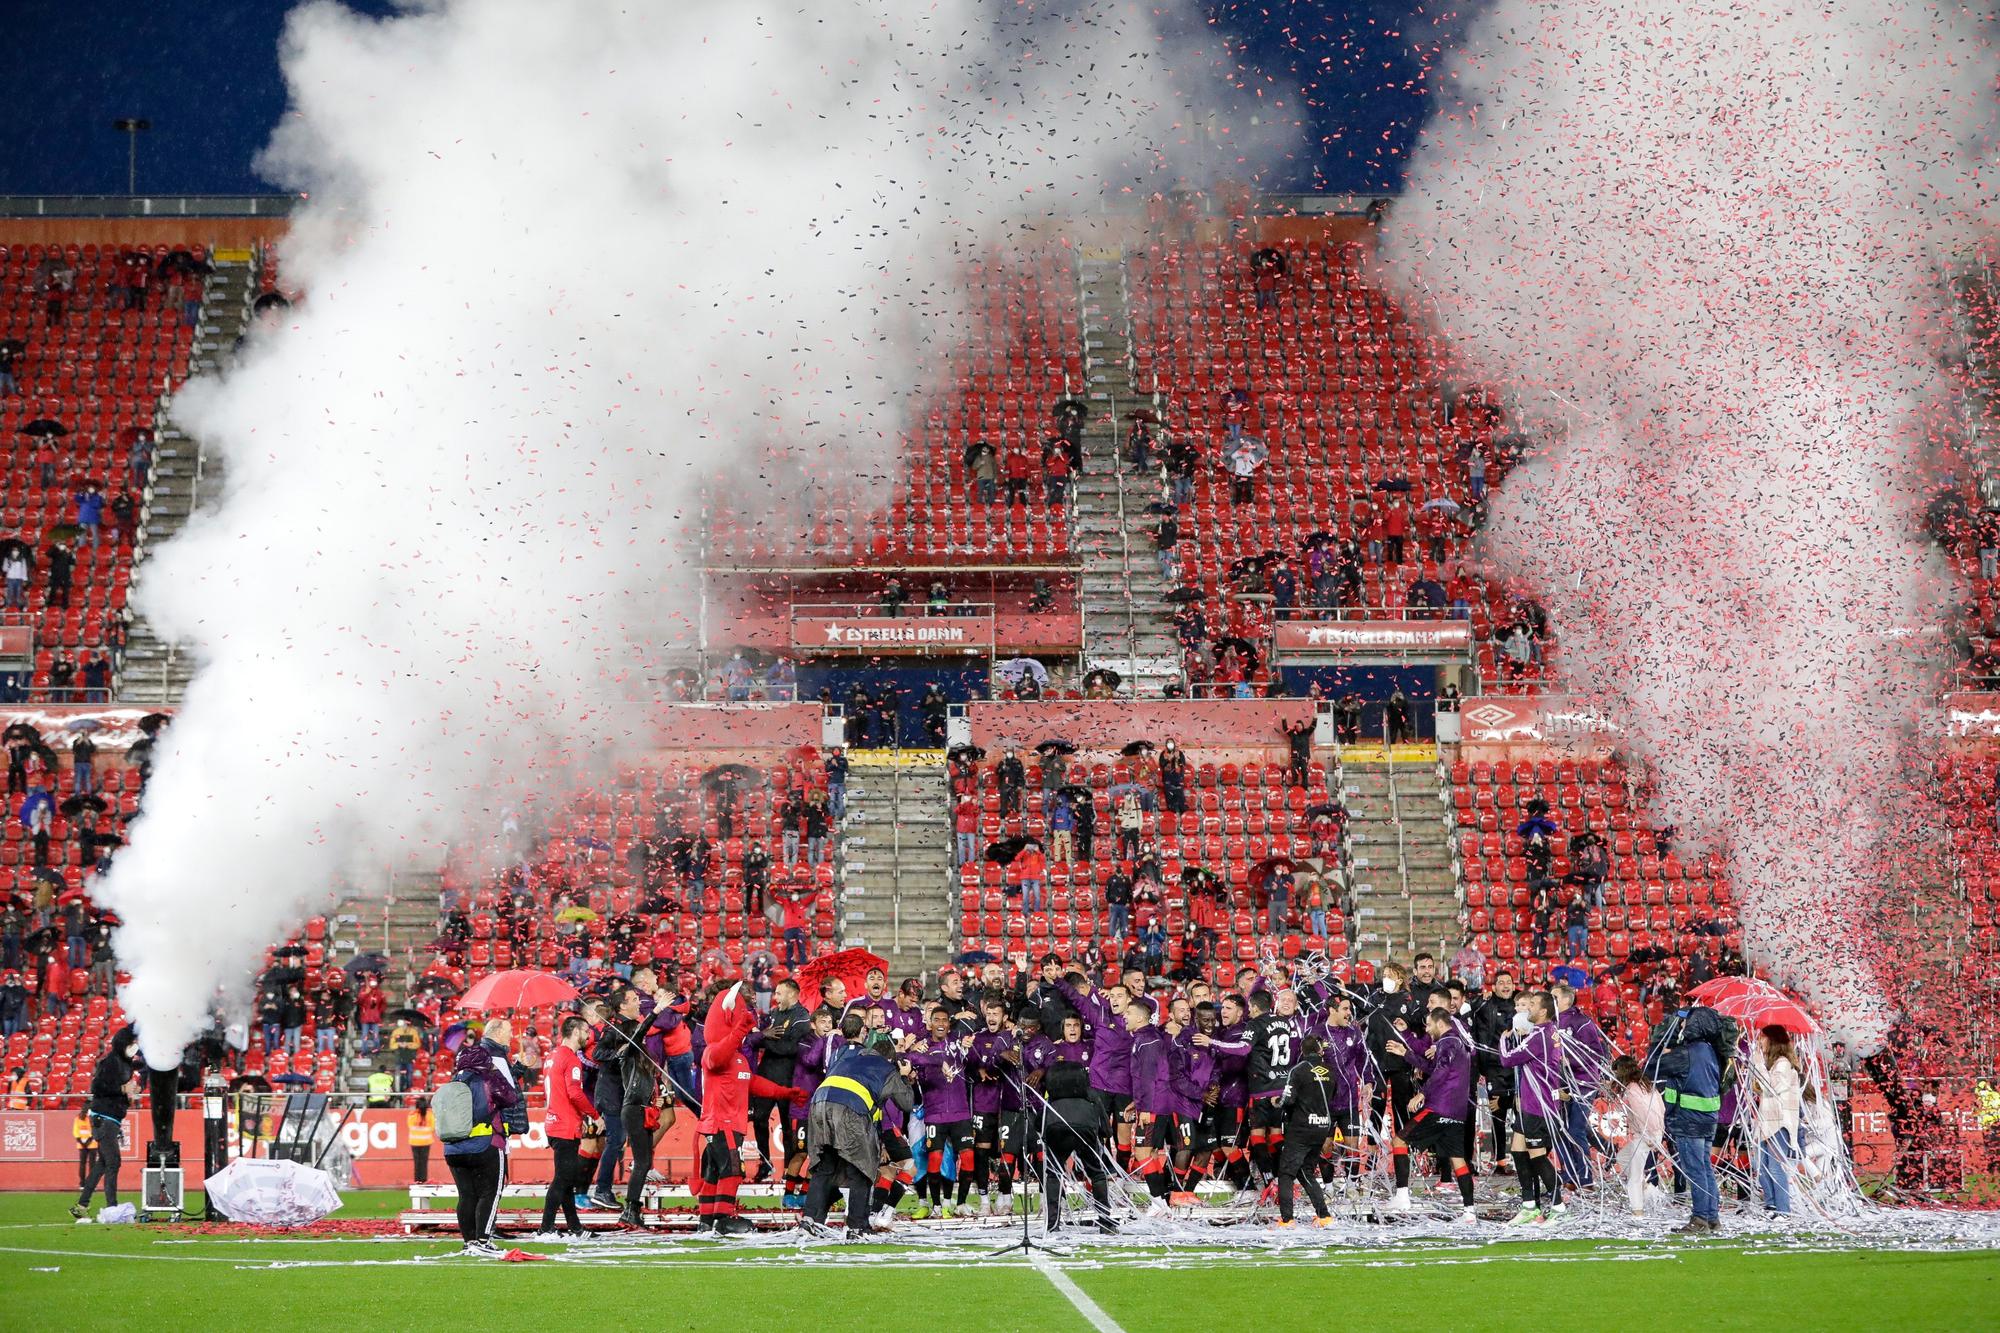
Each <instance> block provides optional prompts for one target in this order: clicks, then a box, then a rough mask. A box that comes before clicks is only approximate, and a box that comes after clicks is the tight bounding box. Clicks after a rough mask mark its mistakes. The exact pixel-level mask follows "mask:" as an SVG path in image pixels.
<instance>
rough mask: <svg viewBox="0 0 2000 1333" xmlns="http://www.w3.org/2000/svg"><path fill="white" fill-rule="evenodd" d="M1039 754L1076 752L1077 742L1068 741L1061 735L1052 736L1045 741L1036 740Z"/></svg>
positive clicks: (1036, 749)
mask: <svg viewBox="0 0 2000 1333" xmlns="http://www.w3.org/2000/svg"><path fill="white" fill-rule="evenodd" d="M1035 752H1036V753H1037V754H1075V753H1076V742H1074V741H1066V740H1064V739H1063V738H1062V737H1060V736H1051V737H1050V738H1049V739H1047V740H1045V741H1036V742H1035Z"/></svg>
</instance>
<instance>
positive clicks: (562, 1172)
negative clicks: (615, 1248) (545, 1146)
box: [535, 1016, 597, 1240]
mask: <svg viewBox="0 0 2000 1333" xmlns="http://www.w3.org/2000/svg"><path fill="white" fill-rule="evenodd" d="M588 1040H590V1024H588V1023H586V1022H584V1021H583V1020H582V1019H581V1018H577V1017H575V1016H571V1017H569V1018H565V1019H564V1020H563V1021H562V1026H561V1027H560V1028H558V1029H557V1037H556V1049H555V1053H554V1054H552V1055H551V1056H549V1059H548V1063H547V1064H546V1065H544V1066H543V1068H542V1097H543V1100H544V1101H546V1102H547V1104H548V1107H547V1110H545V1111H544V1112H543V1113H542V1132H543V1133H544V1134H545V1135H547V1136H548V1140H549V1149H550V1151H552V1152H554V1153H555V1156H556V1164H555V1172H554V1174H553V1175H551V1176H550V1177H549V1192H548V1193H547V1194H546V1195H544V1196H543V1198H542V1229H541V1231H540V1232H539V1233H538V1234H537V1235H536V1236H535V1239H536V1240H559V1239H561V1233H560V1232H558V1231H557V1230H556V1208H557V1207H558V1206H560V1207H561V1208H562V1212H563V1221H565V1222H567V1223H568V1224H569V1234H570V1235H572V1236H581V1235H582V1234H583V1222H582V1221H581V1220H580V1219H579V1218H578V1217H577V1215H576V1196H577V1192H578V1191H580V1190H581V1189H583V1188H584V1186H586V1185H588V1184H589V1183H590V1176H589V1174H588V1172H587V1171H586V1170H585V1168H584V1165H583V1159H582V1158H581V1157H579V1156H578V1155H577V1151H576V1149H577V1143H578V1141H579V1140H581V1139H582V1138H583V1136H584V1135H585V1134H588V1133H590V1132H592V1131H593V1130H595V1129H596V1127H597V1108H596V1107H595V1106H593V1105H591V1101H590V1098H589V1097H588V1096H586V1095H585V1094H584V1091H583V1056H582V1055H581V1051H582V1050H583V1044H584V1043H585V1042H586V1041H588ZM596 1165H597V1164H596V1163H595V1162H592V1163H591V1166H592V1167H595V1166H596Z"/></svg>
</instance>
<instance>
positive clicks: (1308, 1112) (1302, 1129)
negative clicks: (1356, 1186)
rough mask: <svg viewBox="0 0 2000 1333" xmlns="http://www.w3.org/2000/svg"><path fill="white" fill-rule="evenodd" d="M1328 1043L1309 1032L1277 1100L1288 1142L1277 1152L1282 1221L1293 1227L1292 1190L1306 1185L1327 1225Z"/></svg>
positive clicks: (1330, 1132)
mask: <svg viewBox="0 0 2000 1333" xmlns="http://www.w3.org/2000/svg"><path fill="white" fill-rule="evenodd" d="M1324 1054H1325V1048H1324V1046H1323V1045H1322V1044H1321V1042H1320V1039H1319V1038H1318V1037H1307V1038H1306V1039H1305V1041H1304V1042H1303V1043H1302V1044H1301V1045H1300V1047H1299V1060H1298V1063H1296V1064H1294V1065H1293V1066H1292V1072H1291V1073H1290V1074H1289V1075H1287V1076H1286V1079H1285V1090H1284V1091H1283V1092H1282V1093H1280V1094H1278V1105H1279V1106H1280V1107H1281V1108H1283V1110H1284V1114H1285V1145H1284V1147H1283V1148H1281V1149H1280V1150H1279V1152H1278V1182H1277V1183H1278V1219H1279V1220H1278V1225H1279V1226H1281V1227H1289V1226H1295V1225H1297V1223H1295V1222H1294V1221H1293V1220H1292V1189H1293V1186H1294V1185H1298V1184H1303V1185H1304V1186H1305V1187H1306V1197H1307V1198H1308V1199H1310V1200H1312V1206H1313V1215H1314V1216H1315V1217H1317V1218H1318V1219H1319V1225H1321V1226H1325V1225H1327V1217H1328V1214H1327V1209H1326V1194H1325V1192H1324V1191H1322V1190H1321V1189H1320V1187H1319V1172H1318V1170H1317V1169H1316V1168H1317V1167H1318V1164H1319V1159H1320V1155H1321V1153H1322V1152H1324V1151H1325V1149H1326V1141H1327V1140H1328V1139H1330V1138H1332V1137H1333V1101H1334V1076H1333V1071H1332V1070H1331V1069H1329V1068H1328V1067H1327V1063H1326V1061H1325V1060H1324V1059H1323V1058H1322V1057H1323V1055H1324Z"/></svg>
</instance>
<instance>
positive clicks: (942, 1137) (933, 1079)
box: [908, 1009, 972, 1217]
mask: <svg viewBox="0 0 2000 1333" xmlns="http://www.w3.org/2000/svg"><path fill="white" fill-rule="evenodd" d="M930 1026H931V1035H930V1040H929V1041H928V1042H927V1043H925V1049H923V1050H912V1051H910V1052H909V1053H908V1059H909V1062H910V1068H911V1069H912V1070H913V1071H915V1073H916V1076H917V1086H918V1087H919V1088H920V1089H922V1092H923V1099H924V1129H925V1133H926V1134H927V1136H928V1139H929V1143H928V1156H927V1159H926V1162H925V1171H924V1178H923V1180H922V1182H920V1188H919V1193H920V1194H922V1195H928V1196H929V1198H930V1200H931V1203H932V1205H933V1206H935V1207H936V1208H937V1209H938V1210H939V1211H940V1212H941V1213H942V1214H943V1215H944V1216H946V1217H949V1216H951V1209H950V1208H949V1207H948V1206H947V1204H946V1200H945V1197H944V1186H945V1180H944V1158H945V1154H946V1153H950V1154H952V1156H953V1157H954V1158H955V1159H956V1160H957V1163H958V1202H959V1203H960V1204H963V1203H964V1202H965V1195H966V1192H967V1191H968V1190H970V1189H971V1188H972V1098H971V1089H970V1086H969V1085H968V1084H967V1082H966V1078H965V1057H966V1047H967V1045H968V1044H969V1043H970V1040H971V1039H970V1038H968V1037H954V1036H952V1035H951V1016H950V1015H949V1014H947V1013H945V1011H944V1010H943V1009H933V1010H932V1011H931V1024H930ZM926 1215H927V1214H926Z"/></svg>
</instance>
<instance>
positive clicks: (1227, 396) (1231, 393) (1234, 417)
mask: <svg viewBox="0 0 2000 1333" xmlns="http://www.w3.org/2000/svg"><path fill="white" fill-rule="evenodd" d="M1249 419H1250V391H1249V390H1248V389H1245V388H1234V389H1229V390H1226V391H1224V393H1223V395H1222V420H1223V427H1224V430H1225V431H1226V432H1227V434H1228V438H1229V439H1230V440H1232V441H1234V440H1240V439H1242V438H1243V428H1244V425H1245V424H1246V423H1247V422H1248V421H1249Z"/></svg>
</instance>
